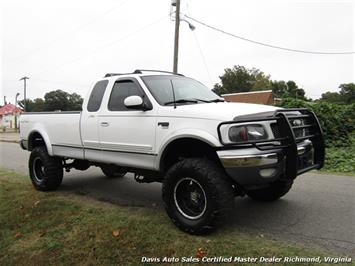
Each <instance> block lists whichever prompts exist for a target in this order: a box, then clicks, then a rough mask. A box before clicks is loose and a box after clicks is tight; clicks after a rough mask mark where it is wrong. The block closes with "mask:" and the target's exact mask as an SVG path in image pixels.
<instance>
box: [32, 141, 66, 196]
mask: <svg viewBox="0 0 355 266" xmlns="http://www.w3.org/2000/svg"><path fill="white" fill-rule="evenodd" d="M28 168H29V173H30V178H31V181H32V184H33V186H34V187H35V188H36V189H37V190H39V191H52V190H56V189H57V188H58V187H59V186H60V185H61V183H62V180H63V164H62V160H61V159H60V158H58V157H52V156H50V155H49V154H48V152H47V149H46V147H44V146H41V147H36V148H34V149H33V150H32V152H31V155H30V159H29V162H28Z"/></svg>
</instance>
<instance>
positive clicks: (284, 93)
mask: <svg viewBox="0 0 355 266" xmlns="http://www.w3.org/2000/svg"><path fill="white" fill-rule="evenodd" d="M271 88H272V92H273V93H274V95H275V96H276V97H279V98H285V97H290V98H296V99H301V100H306V97H305V94H306V93H305V91H304V90H303V89H302V88H299V87H298V85H297V84H296V82H294V81H293V80H289V81H287V82H285V81H283V80H280V81H278V80H274V81H272V82H271Z"/></svg>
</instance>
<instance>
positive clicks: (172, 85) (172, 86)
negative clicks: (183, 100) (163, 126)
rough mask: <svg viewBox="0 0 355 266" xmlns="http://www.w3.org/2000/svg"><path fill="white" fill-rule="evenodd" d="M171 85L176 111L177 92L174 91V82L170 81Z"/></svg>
mask: <svg viewBox="0 0 355 266" xmlns="http://www.w3.org/2000/svg"><path fill="white" fill-rule="evenodd" d="M170 84H171V89H172V91H173V101H174V109H176V99H175V90H174V84H173V81H172V80H170Z"/></svg>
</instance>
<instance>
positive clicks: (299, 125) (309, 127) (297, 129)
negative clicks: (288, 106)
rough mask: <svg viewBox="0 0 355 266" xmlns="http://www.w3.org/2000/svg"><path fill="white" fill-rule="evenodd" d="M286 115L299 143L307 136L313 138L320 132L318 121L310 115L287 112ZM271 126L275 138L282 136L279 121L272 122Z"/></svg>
mask: <svg viewBox="0 0 355 266" xmlns="http://www.w3.org/2000/svg"><path fill="white" fill-rule="evenodd" d="M286 117H287V119H288V121H289V123H290V125H291V129H292V131H293V134H294V135H295V138H296V142H297V143H298V142H301V141H303V140H305V139H307V138H311V137H313V136H315V135H317V134H318V133H319V132H318V125H317V123H315V121H314V120H312V119H311V118H310V116H309V115H302V114H301V115H297V114H287V113H286ZM270 127H271V131H272V133H273V135H274V138H280V137H282V134H281V131H280V128H279V126H278V124H277V123H271V124H270Z"/></svg>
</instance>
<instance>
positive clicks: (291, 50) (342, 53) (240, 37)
mask: <svg viewBox="0 0 355 266" xmlns="http://www.w3.org/2000/svg"><path fill="white" fill-rule="evenodd" d="M185 17H187V18H189V19H191V20H192V21H195V22H196V23H198V24H200V25H202V26H205V27H207V28H210V29H212V30H215V31H218V32H220V33H223V34H226V35H229V36H232V37H234V38H237V39H240V40H243V41H246V42H251V43H254V44H258V45H262V46H266V47H269V48H274V49H279V50H284V51H288V52H296V53H304V54H319V55H347V54H355V52H321V51H307V50H299V49H293V48H287V47H281V46H277V45H273V44H269V43H264V42H259V41H254V40H251V39H248V38H245V37H242V36H239V35H236V34H233V33H230V32H227V31H225V30H222V29H219V28H216V27H214V26H211V25H209V24H207V23H205V22H202V21H200V20H197V19H195V18H192V17H190V16H187V15H185Z"/></svg>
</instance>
